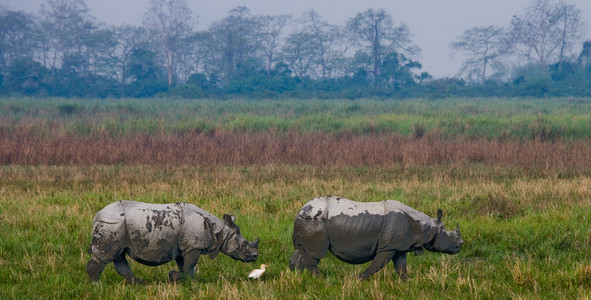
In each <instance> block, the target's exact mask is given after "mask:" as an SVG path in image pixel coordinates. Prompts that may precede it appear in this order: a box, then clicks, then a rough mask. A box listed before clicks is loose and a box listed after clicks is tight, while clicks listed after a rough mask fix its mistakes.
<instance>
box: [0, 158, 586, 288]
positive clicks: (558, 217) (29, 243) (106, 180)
mask: <svg viewBox="0 0 591 300" xmlns="http://www.w3.org/2000/svg"><path fill="white" fill-rule="evenodd" d="M436 170H437V172H436V173H430V172H425V171H422V170H417V171H415V172H408V173H406V174H405V173H404V172H403V170H397V169H383V170H370V169H363V168H361V169H341V168H333V169H317V168H314V167H304V166H301V167H298V166H265V167H241V168H233V167H219V168H213V169H200V168H198V167H189V166H179V167H176V168H154V167H149V166H136V167H132V166H88V167H76V166H70V167H51V166H47V167H41V166H40V167H26V166H4V167H1V168H0V175H1V177H2V178H3V180H2V181H1V182H0V204H1V205H0V216H1V223H2V226H0V265H1V268H0V282H1V283H0V295H2V298H3V299H10V298H17V299H26V298H109V299H110V298H216V299H217V298H283V299H288V298H289V299H291V298H296V299H303V298H306V299H309V298H314V299H316V298H347V299H349V298H407V299H409V298H434V299H449V298H451V299H458V298H469V299H478V298H516V297H517V298H519V297H525V298H545V299H548V298H571V299H572V298H580V297H589V296H590V295H591V264H590V261H591V253H590V252H589V251H588V249H589V246H590V245H591V241H590V238H591V235H590V233H591V231H590V229H591V226H590V225H591V224H590V222H591V221H590V220H589V215H590V214H591V205H590V204H589V203H591V178H589V177H584V176H583V177H574V178H568V179H559V178H556V177H553V176H549V177H529V176H522V175H521V174H520V173H519V171H518V170H515V171H512V170H505V171H504V173H502V174H503V175H502V176H500V175H499V173H498V172H497V171H495V170H492V169H489V168H479V167H470V166H466V167H465V168H464V169H463V170H462V171H458V170H452V169H451V168H446V167H437V169H436ZM327 194H332V195H341V196H344V197H347V198H350V199H355V200H361V201H375V200H382V199H395V200H399V201H402V202H405V203H407V204H409V205H411V206H413V207H415V208H417V209H419V210H421V211H424V212H426V213H428V214H430V215H432V216H434V215H435V211H436V209H437V208H439V207H441V208H442V209H443V210H444V212H445V216H444V223H445V224H446V225H447V226H448V227H450V228H453V227H455V223H459V224H460V226H461V231H462V234H463V237H464V240H465V245H464V248H463V249H462V251H461V252H460V253H459V254H457V255H454V256H451V255H445V254H440V253H430V252H425V254H423V255H422V256H414V254H409V275H410V277H411V278H410V280H408V281H406V282H401V281H399V280H398V278H397V275H396V273H395V272H394V270H393V266H392V265H391V264H390V265H388V266H387V267H386V268H385V269H384V270H382V271H381V272H379V273H378V274H376V275H375V276H373V277H372V278H371V279H369V280H367V281H358V280H357V279H356V275H357V274H359V273H360V272H362V271H363V270H364V268H366V267H367V264H365V265H360V266H356V265H349V264H346V263H343V262H341V261H338V260H337V259H336V258H334V257H333V256H332V255H330V254H329V255H328V256H327V258H326V259H323V260H322V261H321V263H320V265H319V268H320V276H319V277H317V278H313V277H311V276H310V274H309V273H308V272H304V273H302V274H300V273H297V272H292V271H290V270H289V269H288V260H289V257H290V255H291V252H292V251H293V247H292V245H291V230H292V222H293V218H294V216H295V215H296V214H297V211H298V210H299V208H300V207H301V206H302V205H303V204H304V203H305V202H306V201H308V200H309V199H311V198H313V197H316V196H319V195H327ZM121 199H135V200H140V201H146V202H156V203H165V202H177V201H185V202H189V203H194V204H197V205H199V206H200V207H202V208H204V209H206V210H209V211H210V212H212V213H214V214H216V215H218V216H220V215H221V214H223V213H232V214H234V215H236V216H237V224H239V226H241V229H242V233H243V235H244V236H245V237H246V238H247V239H249V240H252V239H254V238H255V237H257V236H258V237H260V239H261V244H260V253H259V255H260V256H259V260H258V261H257V262H256V263H249V264H245V263H241V262H237V261H234V260H232V259H231V258H229V257H227V256H225V255H223V254H222V255H220V256H219V257H218V258H216V259H214V260H211V259H209V258H207V257H203V258H202V259H201V260H200V262H199V264H198V270H197V277H196V278H195V279H194V280H192V281H184V282H180V283H178V284H176V285H171V284H169V283H167V281H166V276H167V274H168V272H169V271H170V270H171V269H174V268H176V266H175V264H174V263H170V264H166V265H163V266H160V267H147V266H143V265H140V264H138V263H135V262H132V263H131V264H132V269H133V271H134V272H135V273H136V275H137V276H138V277H140V278H142V279H145V280H147V284H145V285H141V286H134V285H127V284H124V280H123V278H122V277H120V276H119V275H118V274H116V273H115V271H114V268H113V266H112V265H109V266H107V268H106V270H105V272H104V273H103V274H102V277H101V282H100V283H99V284H93V283H90V282H89V280H88V278H87V275H86V273H85V264H86V262H87V261H88V259H89V257H90V256H89V254H88V253H87V249H88V245H89V242H90V225H91V224H90V223H91V220H92V217H93V215H94V214H95V213H96V212H97V211H98V210H100V209H101V208H102V207H103V206H105V205H106V204H108V203H111V202H113V201H117V200H121ZM260 263H270V264H271V267H270V268H269V269H268V272H267V273H265V275H264V277H263V279H262V280H261V281H252V280H247V279H246V274H248V272H249V271H250V270H251V269H253V268H255V267H257V266H258V264H260Z"/></svg>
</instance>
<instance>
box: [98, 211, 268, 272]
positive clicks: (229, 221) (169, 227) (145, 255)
mask: <svg viewBox="0 0 591 300" xmlns="http://www.w3.org/2000/svg"><path fill="white" fill-rule="evenodd" d="M234 220H235V218H234V217H232V216H229V215H224V216H223V220H220V219H219V218H217V217H216V216H214V215H212V214H210V213H208V212H206V211H204V210H202V209H201V208H199V207H197V206H195V205H193V204H188V203H175V204H149V203H142V202H135V201H119V202H115V203H111V204H109V205H107V206H106V207H105V208H103V209H102V210H101V211H99V212H98V213H97V214H96V216H95V217H94V219H93V222H92V224H93V225H92V226H93V230H92V242H91V245H90V253H92V254H93V256H92V258H91V259H90V261H89V262H88V264H87V265H86V271H87V273H88V276H89V277H90V279H91V280H92V281H98V279H99V277H100V274H101V272H102V271H103V270H104V268H105V266H106V265H107V264H108V263H110V262H113V263H114V266H115V270H116V271H117V273H119V274H120V275H121V276H123V277H125V278H126V279H127V281H128V282H130V283H139V282H141V281H140V280H139V279H138V278H136V277H135V276H134V275H133V273H132V271H131V269H130V268H129V264H128V262H127V259H126V255H128V256H130V257H131V258H133V259H134V260H136V261H138V262H140V263H142V264H145V265H149V266H158V265H161V264H164V263H167V262H169V261H172V260H175V261H176V263H177V265H178V266H179V269H180V272H176V271H171V272H170V273H169V280H170V281H176V280H178V279H181V278H183V277H192V276H193V274H194V272H195V265H196V264H197V261H198V259H199V256H200V255H202V254H209V255H210V257H211V258H215V257H216V256H217V254H218V253H219V252H222V253H224V254H226V255H228V256H230V257H232V258H234V259H236V260H241V261H244V262H251V261H255V260H256V259H257V257H258V238H257V239H256V240H255V241H254V242H247V241H246V240H245V239H244V237H242V235H241V234H240V228H239V227H238V226H237V225H236V224H235V223H234Z"/></svg>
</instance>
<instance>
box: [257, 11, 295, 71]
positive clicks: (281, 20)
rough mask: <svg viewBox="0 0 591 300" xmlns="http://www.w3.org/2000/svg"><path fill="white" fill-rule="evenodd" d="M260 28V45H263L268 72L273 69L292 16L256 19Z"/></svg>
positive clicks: (262, 49) (261, 50)
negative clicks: (283, 35)
mask: <svg viewBox="0 0 591 300" xmlns="http://www.w3.org/2000/svg"><path fill="white" fill-rule="evenodd" d="M255 18H256V22H257V23H258V24H259V26H260V30H261V32H260V35H259V36H258V37H257V39H258V40H259V41H258V44H259V45H261V47H260V52H262V56H263V57H264V59H265V66H266V68H267V70H270V69H272V68H273V65H274V64H275V62H276V60H277V56H278V52H279V50H280V46H281V43H282V34H283V33H284V30H285V27H286V26H287V25H288V23H289V21H290V19H291V16H289V15H279V16H259V17H255Z"/></svg>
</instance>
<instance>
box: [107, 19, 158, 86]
mask: <svg viewBox="0 0 591 300" xmlns="http://www.w3.org/2000/svg"><path fill="white" fill-rule="evenodd" d="M111 31H112V32H113V36H114V39H115V40H116V42H117V43H116V45H115V47H114V48H113V49H112V50H111V51H110V52H109V53H108V54H109V56H110V59H111V76H112V77H114V78H115V79H116V80H117V82H118V83H119V89H120V92H121V94H123V89H124V87H125V85H126V84H127V83H128V81H129V61H130V58H131V57H132V54H133V52H134V51H136V50H139V49H149V47H150V44H149V40H148V36H147V31H146V30H145V29H144V28H143V27H135V26H130V25H121V26H117V27H112V28H111Z"/></svg>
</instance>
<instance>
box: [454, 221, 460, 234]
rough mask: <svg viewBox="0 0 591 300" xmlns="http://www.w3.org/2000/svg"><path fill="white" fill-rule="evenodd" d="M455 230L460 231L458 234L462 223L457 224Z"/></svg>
mask: <svg viewBox="0 0 591 300" xmlns="http://www.w3.org/2000/svg"><path fill="white" fill-rule="evenodd" d="M455 230H456V231H458V232H459V231H460V223H457V225H456V229H455Z"/></svg>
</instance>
